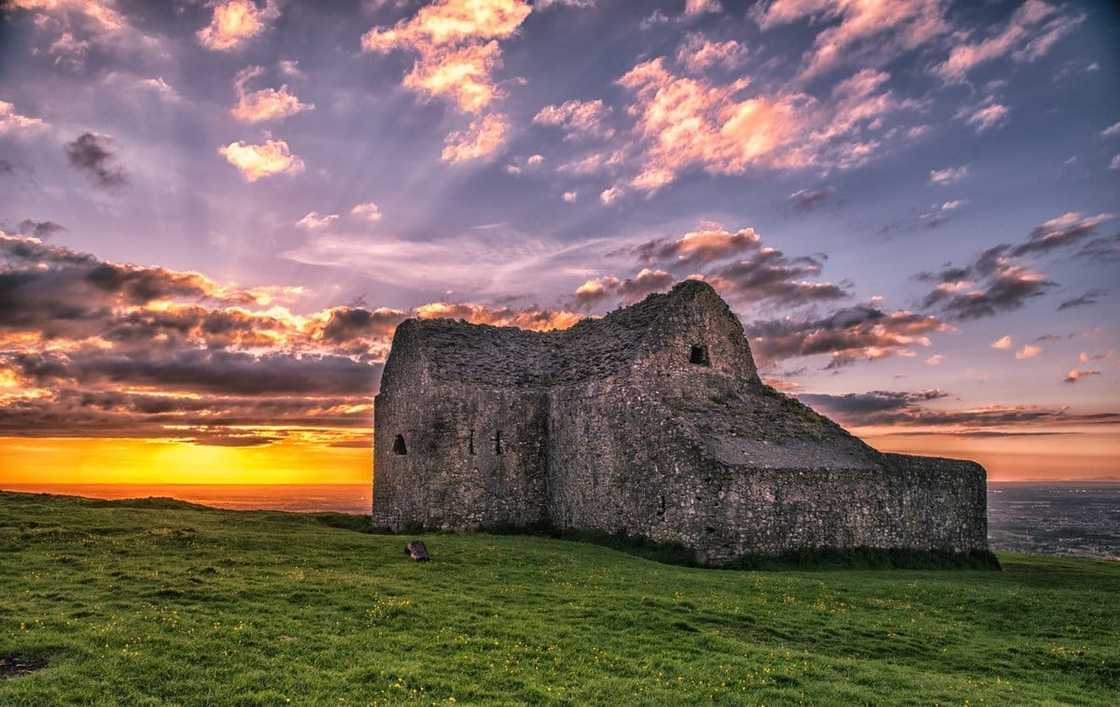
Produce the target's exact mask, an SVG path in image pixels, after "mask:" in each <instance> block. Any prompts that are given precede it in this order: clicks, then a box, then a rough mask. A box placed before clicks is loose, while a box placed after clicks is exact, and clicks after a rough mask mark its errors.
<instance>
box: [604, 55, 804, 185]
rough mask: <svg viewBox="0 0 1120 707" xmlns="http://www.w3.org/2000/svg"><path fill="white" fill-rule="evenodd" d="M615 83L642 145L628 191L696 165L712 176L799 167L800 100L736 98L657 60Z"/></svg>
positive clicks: (737, 85)
mask: <svg viewBox="0 0 1120 707" xmlns="http://www.w3.org/2000/svg"><path fill="white" fill-rule="evenodd" d="M618 83H619V84H620V85H621V86H622V87H623V88H626V89H627V90H629V91H630V92H631V93H632V94H633V95H634V97H635V100H634V103H633V104H632V105H631V106H630V107H629V108H628V112H629V113H630V114H631V115H632V116H633V117H634V119H635V126H634V133H635V137H636V138H637V139H638V140H639V141H640V142H641V143H642V145H643V146H644V148H645V149H644V154H643V155H642V162H643V164H642V165H641V166H640V167H639V172H638V174H637V175H636V176H635V177H634V178H633V179H632V180H631V186H633V187H635V188H637V189H641V190H646V191H653V190H656V189H658V188H660V187H662V186H665V185H666V184H669V183H670V182H672V181H674V180H675V179H676V177H677V174H678V173H680V172H682V171H684V170H685V169H687V168H689V167H691V166H700V167H702V168H703V169H705V170H706V171H709V172H712V173H715V174H741V173H742V172H743V171H745V170H746V169H747V167H748V166H754V165H758V166H782V165H784V166H804V165H806V164H808V162H809V161H810V159H809V157H808V156H807V155H805V154H802V152H801V151H800V150H799V149H798V145H799V144H801V138H803V136H804V133H805V132H806V131H807V126H806V125H804V120H803V117H802V111H801V107H802V106H803V104H804V103H805V100H806V99H805V98H804V97H801V96H796V95H777V96H772V97H758V98H752V99H745V100H737V99H736V98H735V96H736V95H737V94H738V93H740V92H741V91H742V90H743V89H745V88H746V87H747V83H748V82H747V81H746V80H743V79H740V80H737V81H735V82H733V83H731V84H729V85H726V86H716V85H712V84H709V83H707V82H704V81H701V80H698V79H693V78H682V77H679V76H676V75H674V74H672V73H671V72H670V71H669V70H668V69H667V68H666V67H665V63H664V59H661V58H658V59H653V60H650V61H647V62H644V63H642V64H638V65H637V66H635V67H634V68H633V69H631V70H630V71H629V72H627V73H626V74H625V75H624V76H623V77H622V78H620V79H619V80H618Z"/></svg>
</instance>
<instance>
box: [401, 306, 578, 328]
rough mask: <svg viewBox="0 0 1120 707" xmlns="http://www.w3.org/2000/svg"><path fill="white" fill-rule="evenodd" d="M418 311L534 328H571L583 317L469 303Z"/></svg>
mask: <svg viewBox="0 0 1120 707" xmlns="http://www.w3.org/2000/svg"><path fill="white" fill-rule="evenodd" d="M415 312H416V316H418V317H420V318H421V319H463V320H466V321H468V322H471V323H472V324H489V325H491V326H514V327H518V328H520V329H529V330H532V331H550V330H553V329H567V328H568V327H570V326H572V325H573V324H575V323H576V322H578V321H579V320H580V319H581V318H582V317H581V316H580V315H579V314H576V313H575V312H568V311H564V310H552V309H539V308H536V307H530V308H527V309H513V308H510V307H491V306H486V305H481V304H474V303H469V302H457V303H455V302H433V303H431V304H425V305H421V306H419V307H417V308H416V310H415Z"/></svg>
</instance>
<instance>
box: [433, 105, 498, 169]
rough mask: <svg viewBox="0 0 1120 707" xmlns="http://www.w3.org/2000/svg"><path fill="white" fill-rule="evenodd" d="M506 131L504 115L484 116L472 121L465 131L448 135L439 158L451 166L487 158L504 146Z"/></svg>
mask: <svg viewBox="0 0 1120 707" xmlns="http://www.w3.org/2000/svg"><path fill="white" fill-rule="evenodd" d="M508 129H509V124H508V123H507V122H506V117H505V116H504V115H502V114H500V113H492V114H490V115H484V116H482V117H481V118H477V119H475V120H472V121H471V124H470V126H469V127H468V128H467V129H466V130H459V131H455V132H453V133H451V134H449V135H448V136H447V138H446V139H445V140H444V143H443V152H442V153H440V157H441V158H442V159H443V161H444V162H450V163H452V164H455V163H458V162H465V161H468V160H476V159H481V158H483V157H489V156H491V155H493V154H494V153H496V152H497V151H498V150H499V149H500V148H501V147H502V145H504V144H505V141H506V131H507V130H508Z"/></svg>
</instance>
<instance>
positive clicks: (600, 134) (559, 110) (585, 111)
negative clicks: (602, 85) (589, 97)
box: [533, 100, 614, 140]
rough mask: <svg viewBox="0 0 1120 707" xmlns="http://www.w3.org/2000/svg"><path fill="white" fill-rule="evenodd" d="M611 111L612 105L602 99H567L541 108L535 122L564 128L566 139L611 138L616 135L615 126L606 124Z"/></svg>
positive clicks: (534, 117) (534, 118)
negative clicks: (558, 103)
mask: <svg viewBox="0 0 1120 707" xmlns="http://www.w3.org/2000/svg"><path fill="white" fill-rule="evenodd" d="M611 113H612V109H611V107H610V106H608V105H606V104H605V103H603V101H601V100H594V101H575V100H573V101H565V102H564V103H562V104H560V105H547V106H545V107H544V108H541V109H540V111H538V112H537V114H536V115H535V116H533V123H535V124H537V125H549V126H555V127H559V128H562V129H563V130H564V139H565V140H576V139H579V138H592V139H596V140H609V139H611V138H612V137H614V128H611V127H610V126H608V125H606V121H607V119H608V118H610V115H611Z"/></svg>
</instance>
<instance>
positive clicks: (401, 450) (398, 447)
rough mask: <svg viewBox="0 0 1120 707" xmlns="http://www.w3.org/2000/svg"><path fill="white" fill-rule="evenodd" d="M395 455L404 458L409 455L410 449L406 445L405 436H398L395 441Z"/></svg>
mask: <svg viewBox="0 0 1120 707" xmlns="http://www.w3.org/2000/svg"><path fill="white" fill-rule="evenodd" d="M393 454H398V455H400V456H402V457H403V456H404V455H406V454H408V447H406V446H405V444H404V436H403V435H397V438H396V439H394V440H393Z"/></svg>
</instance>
